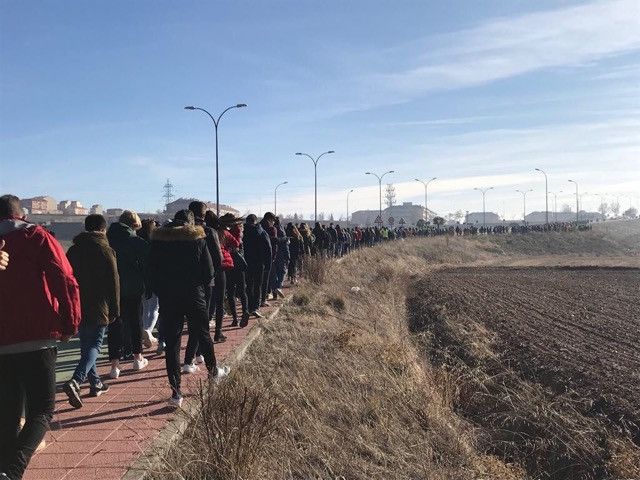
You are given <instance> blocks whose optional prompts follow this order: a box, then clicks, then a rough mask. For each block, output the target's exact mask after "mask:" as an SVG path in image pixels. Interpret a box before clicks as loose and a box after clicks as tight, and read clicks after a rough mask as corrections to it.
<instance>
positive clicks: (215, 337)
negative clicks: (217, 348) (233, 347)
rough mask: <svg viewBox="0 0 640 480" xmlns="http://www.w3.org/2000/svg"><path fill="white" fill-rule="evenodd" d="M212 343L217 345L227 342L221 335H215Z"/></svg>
mask: <svg viewBox="0 0 640 480" xmlns="http://www.w3.org/2000/svg"><path fill="white" fill-rule="evenodd" d="M213 341H214V342H217V343H224V342H226V341H227V337H225V336H224V335H223V334H222V333H216V334H215V336H214V337H213Z"/></svg>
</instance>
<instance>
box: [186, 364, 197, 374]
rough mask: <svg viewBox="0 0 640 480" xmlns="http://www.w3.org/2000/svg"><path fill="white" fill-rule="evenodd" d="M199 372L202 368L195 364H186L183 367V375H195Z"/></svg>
mask: <svg viewBox="0 0 640 480" xmlns="http://www.w3.org/2000/svg"><path fill="white" fill-rule="evenodd" d="M198 370H200V367H198V366H197V365H196V364H194V363H190V364H189V363H185V364H184V365H182V373H195V372H197V371H198Z"/></svg>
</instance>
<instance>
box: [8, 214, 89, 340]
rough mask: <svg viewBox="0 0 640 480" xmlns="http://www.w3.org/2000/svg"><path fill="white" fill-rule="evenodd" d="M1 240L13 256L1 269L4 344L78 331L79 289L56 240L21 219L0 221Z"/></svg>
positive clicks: (43, 338)
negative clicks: (4, 268)
mask: <svg viewBox="0 0 640 480" xmlns="http://www.w3.org/2000/svg"><path fill="white" fill-rule="evenodd" d="M0 239H2V240H4V241H5V242H6V245H5V247H4V250H5V251H7V252H8V253H9V254H10V255H11V261H10V262H9V266H8V267H7V270H6V271H4V272H0V347H2V346H8V345H15V344H19V343H23V342H33V341H38V340H50V339H56V338H59V337H61V336H66V335H74V334H75V333H76V331H77V328H78V324H79V323H80V293H79V290H78V283H77V281H76V279H75V278H74V276H73V270H72V269H71V265H70V264H69V261H68V260H67V257H66V256H65V254H64V251H63V250H62V247H61V246H60V244H59V243H58V242H57V240H56V239H55V238H54V237H53V236H52V235H51V234H50V233H49V232H47V231H46V230H45V229H44V228H42V227H40V226H37V225H34V224H32V223H28V222H25V221H24V220H21V219H18V218H5V219H0Z"/></svg>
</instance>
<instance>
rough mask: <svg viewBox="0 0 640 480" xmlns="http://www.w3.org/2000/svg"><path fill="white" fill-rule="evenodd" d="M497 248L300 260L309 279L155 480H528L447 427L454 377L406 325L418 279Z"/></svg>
mask: <svg viewBox="0 0 640 480" xmlns="http://www.w3.org/2000/svg"><path fill="white" fill-rule="evenodd" d="M495 249H496V247H495V245H480V247H478V242H476V241H474V240H467V239H451V240H450V239H445V238H437V239H431V240H429V241H425V240H423V239H416V240H412V241H405V242H401V241H399V242H395V243H393V244H388V245H384V246H381V247H375V248H373V249H366V250H362V251H358V252H355V253H354V254H352V255H350V256H348V257H346V258H344V259H343V260H342V261H341V262H340V263H335V262H328V263H327V262H325V261H323V260H319V261H317V262H316V263H314V260H312V261H311V262H309V261H308V262H306V264H305V273H306V278H307V281H306V282H305V283H304V284H303V285H301V286H300V287H299V288H297V289H296V292H295V295H294V297H293V298H292V301H291V302H289V303H288V304H287V305H286V306H285V307H284V308H283V309H282V310H281V312H280V314H279V316H278V317H277V318H275V319H274V320H272V321H270V322H269V323H267V324H265V329H264V332H263V334H262V335H261V337H259V338H258V339H257V340H256V341H255V342H254V344H253V345H252V347H251V349H250V350H249V352H248V354H247V356H246V357H245V359H244V360H243V362H242V364H241V365H240V366H239V367H238V368H236V369H235V370H234V371H233V372H232V374H231V376H230V378H229V380H228V381H225V382H223V383H222V384H221V385H220V386H218V387H217V388H215V389H213V390H211V391H210V392H209V394H208V395H207V396H206V398H203V404H204V407H203V412H202V413H201V414H199V415H197V416H194V417H193V418H192V419H191V423H190V426H189V430H188V433H187V434H186V435H184V436H183V437H182V439H181V440H180V441H179V442H178V443H177V444H176V445H174V446H172V447H171V448H170V449H168V451H167V452H166V453H165V454H164V456H163V459H164V464H163V465H162V467H161V468H159V470H160V471H159V472H156V473H155V474H154V475H153V476H154V478H158V479H160V478H162V479H169V478H171V479H173V478H176V479H193V480H195V479H198V480H200V479H215V480H227V479H234V480H240V479H243V480H254V479H255V480H257V479H261V480H262V479H265V480H268V479H305V480H306V479H337V478H344V479H350V480H351V479H362V480H365V479H366V480H369V479H385V480H386V479H407V480H408V479H506V480H508V479H511V478H525V473H524V470H523V469H522V468H520V467H518V466H514V465H510V464H507V463H505V462H504V461H501V460H499V459H498V457H497V455H493V454H492V453H488V452H489V451H490V450H491V449H489V448H486V447H487V446H486V445H485V443H484V438H485V437H483V436H482V435H481V432H479V431H478V429H477V427H476V426H472V424H471V423H468V422H467V421H466V420H463V419H462V418H461V417H460V416H458V415H456V413H455V412H454V410H453V407H454V406H455V405H456V404H457V402H459V399H460V391H461V390H460V389H461V388H463V387H461V386H462V385H465V383H464V382H462V380H463V379H461V378H460V375H459V372H455V371H445V370H442V369H440V368H435V367H433V366H432V365H431V364H430V363H429V362H425V361H424V357H423V355H424V353H423V351H422V350H421V349H420V348H417V346H416V343H415V340H414V338H413V337H412V335H411V334H410V332H409V327H408V322H407V321H406V319H407V312H406V295H407V291H408V287H409V285H410V284H412V283H413V282H415V280H416V279H417V278H419V277H420V276H421V275H423V274H424V273H425V272H427V271H428V270H429V269H430V268H431V267H432V266H437V265H441V264H443V263H446V264H460V263H466V262H471V261H482V260H487V259H489V258H491V257H492V256H495V255H496V252H495ZM352 287H359V290H358V289H355V290H353V289H352ZM477 348H478V349H480V350H482V348H484V347H483V346H482V345H478V347H477ZM241 439H242V441H241ZM248 439H250V440H248ZM496 453H497V452H496Z"/></svg>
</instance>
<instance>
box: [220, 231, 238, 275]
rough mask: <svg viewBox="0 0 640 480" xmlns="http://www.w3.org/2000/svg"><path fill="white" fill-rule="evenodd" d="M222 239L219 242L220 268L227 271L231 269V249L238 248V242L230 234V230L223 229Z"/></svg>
mask: <svg viewBox="0 0 640 480" xmlns="http://www.w3.org/2000/svg"><path fill="white" fill-rule="evenodd" d="M222 233H223V235H224V240H223V241H222V242H220V251H221V252H222V269H223V270H224V271H225V272H227V271H229V270H233V257H232V256H231V251H232V250H234V249H236V250H237V249H238V248H240V242H239V241H238V240H237V239H236V238H235V237H234V236H233V235H231V232H229V231H228V230H224V231H223V232H222Z"/></svg>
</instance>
